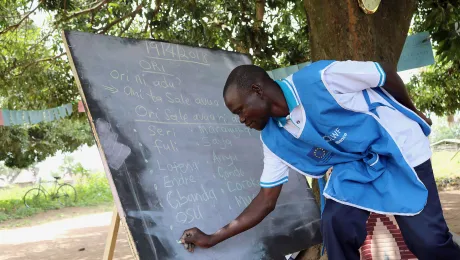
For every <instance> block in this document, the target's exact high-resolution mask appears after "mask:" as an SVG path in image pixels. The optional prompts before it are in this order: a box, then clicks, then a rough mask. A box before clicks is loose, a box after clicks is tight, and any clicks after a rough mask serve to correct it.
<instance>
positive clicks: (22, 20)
mask: <svg viewBox="0 0 460 260" xmlns="http://www.w3.org/2000/svg"><path fill="white" fill-rule="evenodd" d="M41 4H42V3H41V2H40V3H38V5H37V6H36V7H35V8H34V9H32V10H31V11H30V12H28V13H27V14H26V15H24V17H22V19H21V20H20V21H19V22H18V23H17V24H13V25H11V26H8V27H7V28H6V29H5V30H3V31H1V32H0V35H2V34H4V33H7V32H9V31H11V30H16V29H17V28H18V27H19V26H20V25H21V24H22V22H24V20H26V19H27V18H28V17H29V16H30V15H31V14H33V13H34V12H35V11H36V10H37V9H38V7H40V5H41Z"/></svg>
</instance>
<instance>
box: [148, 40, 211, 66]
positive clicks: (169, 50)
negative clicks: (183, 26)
mask: <svg viewBox="0 0 460 260" xmlns="http://www.w3.org/2000/svg"><path fill="white" fill-rule="evenodd" d="M146 50H147V54H149V56H147V57H148V58H149V59H155V60H165V61H177V62H189V63H195V64H200V65H205V66H209V63H208V57H207V53H206V52H204V51H202V50H198V49H192V48H188V47H183V46H179V45H177V44H170V43H163V42H162V43H160V44H157V43H156V42H147V43H146Z"/></svg>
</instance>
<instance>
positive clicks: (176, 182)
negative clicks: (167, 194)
mask: <svg viewBox="0 0 460 260" xmlns="http://www.w3.org/2000/svg"><path fill="white" fill-rule="evenodd" d="M179 175H180V176H179V177H171V176H164V177H163V183H164V186H165V187H166V188H173V187H175V186H176V187H178V186H184V185H189V184H190V183H196V181H195V177H194V176H193V175H189V176H185V177H184V175H183V174H182V173H179Z"/></svg>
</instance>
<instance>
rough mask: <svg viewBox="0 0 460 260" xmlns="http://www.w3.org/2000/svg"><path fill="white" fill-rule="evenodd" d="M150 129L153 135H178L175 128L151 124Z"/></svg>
mask: <svg viewBox="0 0 460 260" xmlns="http://www.w3.org/2000/svg"><path fill="white" fill-rule="evenodd" d="M148 129H149V131H150V135H151V136H174V137H175V136H176V130H175V129H174V128H161V127H159V126H156V125H149V127H148Z"/></svg>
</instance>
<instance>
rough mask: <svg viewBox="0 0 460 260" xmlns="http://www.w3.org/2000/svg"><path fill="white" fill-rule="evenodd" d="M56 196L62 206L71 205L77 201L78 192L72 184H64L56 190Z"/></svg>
mask: <svg viewBox="0 0 460 260" xmlns="http://www.w3.org/2000/svg"><path fill="white" fill-rule="evenodd" d="M56 197H57V199H58V201H59V203H60V204H61V205H62V206H69V205H71V204H72V203H74V202H76V201H77V192H76V191H75V188H74V187H73V186H72V185H70V184H62V185H61V186H60V187H59V189H58V190H57V192H56Z"/></svg>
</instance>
